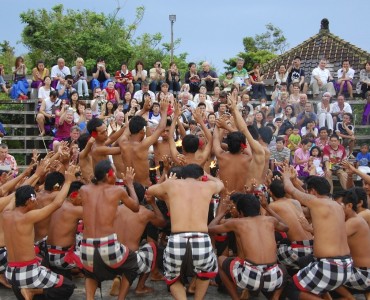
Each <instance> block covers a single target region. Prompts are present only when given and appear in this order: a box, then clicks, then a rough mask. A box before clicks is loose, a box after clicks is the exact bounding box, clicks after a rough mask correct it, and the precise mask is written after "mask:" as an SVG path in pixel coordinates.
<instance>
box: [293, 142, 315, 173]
mask: <svg viewBox="0 0 370 300" xmlns="http://www.w3.org/2000/svg"><path fill="white" fill-rule="evenodd" d="M311 146H312V142H311V141H310V140H309V139H302V140H301V143H300V147H299V148H298V149H297V150H296V151H295V152H294V159H293V161H294V166H295V169H296V170H297V174H298V176H302V177H307V176H309V172H308V162H309V161H310V148H311Z"/></svg>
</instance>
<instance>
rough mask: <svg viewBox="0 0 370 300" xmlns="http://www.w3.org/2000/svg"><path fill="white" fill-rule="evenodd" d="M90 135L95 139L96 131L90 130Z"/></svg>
mask: <svg viewBox="0 0 370 300" xmlns="http://www.w3.org/2000/svg"><path fill="white" fill-rule="evenodd" d="M91 136H92V137H93V138H94V139H95V138H96V137H97V136H98V133H97V132H96V131H95V130H94V131H93V132H91Z"/></svg>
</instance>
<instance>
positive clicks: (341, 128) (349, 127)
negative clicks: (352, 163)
mask: <svg viewBox="0 0 370 300" xmlns="http://www.w3.org/2000/svg"><path fill="white" fill-rule="evenodd" d="M352 122H353V117H352V114H350V113H344V114H343V121H342V122H338V123H337V127H336V130H335V133H336V134H337V136H339V138H342V139H343V142H342V145H343V146H344V148H345V149H347V147H348V148H349V149H348V156H349V157H350V158H354V157H352V156H353V155H352V152H353V148H354V146H355V141H356V137H355V127H354V126H353V124H352Z"/></svg>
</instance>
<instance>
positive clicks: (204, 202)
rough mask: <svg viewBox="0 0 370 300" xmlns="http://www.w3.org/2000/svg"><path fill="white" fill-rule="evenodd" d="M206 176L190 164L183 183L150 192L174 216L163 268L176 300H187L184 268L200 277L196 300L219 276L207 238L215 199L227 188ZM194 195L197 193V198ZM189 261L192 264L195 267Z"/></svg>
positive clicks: (167, 183) (183, 172)
mask: <svg viewBox="0 0 370 300" xmlns="http://www.w3.org/2000/svg"><path fill="white" fill-rule="evenodd" d="M203 174H204V172H203V169H202V168H201V167H200V166H199V165H195V164H190V165H187V166H185V167H183V168H182V170H181V176H182V178H184V179H173V178H170V179H169V180H166V181H165V182H163V183H161V184H156V185H153V186H151V187H150V188H149V189H148V191H147V193H148V195H149V196H155V197H158V198H159V199H162V200H164V201H165V202H166V204H167V206H168V209H169V211H170V213H171V230H172V234H171V236H170V237H169V239H168V243H167V247H166V249H165V252H164V257H163V264H164V270H165V272H164V273H165V278H166V282H167V284H168V285H170V290H171V293H172V296H173V297H174V298H175V299H176V300H183V299H186V291H185V289H184V286H183V285H182V283H181V282H180V281H179V280H178V279H179V278H180V275H181V274H180V273H181V268H182V267H184V268H187V270H191V271H192V273H195V274H197V277H198V278H197V280H196V288H195V299H197V300H198V299H199V300H200V299H203V298H204V296H205V294H206V292H207V288H208V285H209V279H210V278H212V277H215V276H216V273H217V260H216V256H215V254H214V252H213V248H212V244H211V239H210V238H209V235H208V227H207V219H208V208H209V203H210V201H211V198H212V195H213V194H217V193H219V192H220V191H221V190H222V189H223V187H224V185H223V184H222V182H221V181H220V180H219V179H217V178H214V177H212V176H210V175H208V176H207V179H208V180H207V181H202V177H203ZM170 177H171V176H170ZM192 191H197V195H196V196H195V197H194V193H193V192H192ZM189 260H190V261H191V260H192V264H191V262H190V261H189ZM189 264H190V265H189ZM187 275H188V274H187Z"/></svg>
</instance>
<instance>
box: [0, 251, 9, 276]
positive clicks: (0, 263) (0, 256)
mask: <svg viewBox="0 0 370 300" xmlns="http://www.w3.org/2000/svg"><path fill="white" fill-rule="evenodd" d="M7 264H8V260H7V253H6V249H5V248H4V247H1V248H0V274H2V273H4V272H5V270H6V266H7Z"/></svg>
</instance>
